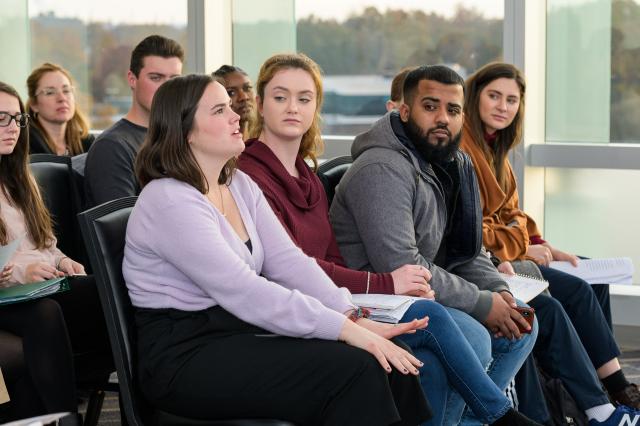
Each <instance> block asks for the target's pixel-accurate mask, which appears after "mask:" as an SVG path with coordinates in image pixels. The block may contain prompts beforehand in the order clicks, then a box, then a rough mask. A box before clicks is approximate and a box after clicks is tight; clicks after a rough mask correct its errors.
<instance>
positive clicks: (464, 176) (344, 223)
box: [330, 65, 537, 389]
mask: <svg viewBox="0 0 640 426" xmlns="http://www.w3.org/2000/svg"><path fill="white" fill-rule="evenodd" d="M403 91H404V97H405V99H404V104H402V105H401V106H400V109H399V111H392V112H390V113H388V114H387V115H385V116H384V117H383V118H381V119H380V120H379V121H378V122H376V123H375V124H374V126H373V127H372V128H371V129H370V130H369V131H367V132H366V133H363V134H361V135H359V136H358V137H356V139H355V142H354V144H353V146H352V149H351V155H352V157H353V159H354V163H353V165H352V166H351V167H350V168H349V170H348V171H347V173H346V174H345V176H344V177H343V178H342V180H341V182H340V185H339V186H338V188H337V191H336V195H335V198H334V200H333V204H332V206H331V211H330V218H331V222H332V224H333V227H334V230H335V233H336V237H337V240H338V244H339V246H340V252H341V253H342V255H343V257H344V259H345V262H346V263H347V265H348V266H349V267H350V268H354V269H361V270H369V271H375V272H387V271H392V270H394V269H395V268H397V267H398V266H401V265H404V264H418V265H423V266H425V267H427V268H428V269H429V270H430V271H431V274H432V279H431V281H430V284H431V287H432V288H433V289H434V290H435V292H436V298H437V300H438V301H439V302H440V303H441V304H443V305H445V306H446V307H448V308H449V309H448V310H449V313H450V314H451V316H452V317H453V318H454V320H455V321H456V322H457V324H458V325H459V326H460V328H461V330H462V332H463V333H464V334H465V336H466V337H467V338H468V339H469V340H470V342H471V343H472V346H474V347H476V346H477V345H482V343H481V342H480V340H483V339H484V340H489V339H490V340H491V348H492V357H493V363H492V364H491V366H490V368H489V371H488V374H489V375H490V376H491V378H492V379H493V380H494V382H495V383H496V384H497V385H498V386H499V387H500V388H502V389H504V388H505V387H506V386H507V384H508V382H509V381H510V380H511V378H512V377H513V376H514V375H515V373H516V372H517V371H518V369H519V368H520V366H521V365H522V363H523V362H524V360H525V358H526V357H527V355H528V354H529V352H530V351H531V349H532V347H533V344H534V343H535V335H536V332H537V327H536V326H535V325H534V329H533V330H531V328H530V327H529V328H528V331H533V333H532V335H528V334H521V332H520V331H519V329H518V324H520V325H521V327H522V328H523V329H527V327H528V326H527V324H526V321H525V320H524V318H522V316H521V315H520V314H519V313H518V311H516V310H515V309H513V308H514V307H515V306H516V301H515V300H514V298H513V296H512V295H511V293H510V292H509V287H508V286H507V284H506V282H505V281H504V280H503V279H502V278H501V277H500V275H499V274H498V272H497V270H496V268H495V267H494V266H493V264H492V263H491V261H490V260H489V258H488V256H487V254H486V252H485V250H484V248H483V247H482V211H481V208H480V197H479V192H478V188H477V182H476V177H475V172H474V171H473V165H472V163H471V161H470V159H469V158H468V157H467V156H466V154H463V153H462V152H460V151H459V150H458V145H459V141H460V132H461V130H462V123H463V113H462V109H463V103H464V80H463V79H462V77H460V76H459V75H458V74H457V73H455V72H454V71H453V70H451V69H450V68H447V67H445V66H439V65H436V66H425V67H419V68H416V69H414V70H413V71H411V72H410V73H409V74H408V75H407V77H406V79H405V83H404V90H403ZM481 324H484V326H485V327H486V328H485V327H482V325H481ZM487 329H488V330H490V331H491V334H492V335H491V336H490V335H489V331H487Z"/></svg>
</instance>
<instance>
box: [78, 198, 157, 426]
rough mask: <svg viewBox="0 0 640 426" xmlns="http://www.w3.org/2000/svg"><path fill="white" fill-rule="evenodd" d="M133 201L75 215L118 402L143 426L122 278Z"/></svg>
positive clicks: (144, 408)
mask: <svg viewBox="0 0 640 426" xmlns="http://www.w3.org/2000/svg"><path fill="white" fill-rule="evenodd" d="M136 199H137V197H125V198H120V199H117V200H113V201H110V202H108V203H105V204H102V205H100V206H97V207H94V208H92V209H90V210H87V211H85V212H82V213H80V214H79V215H78V218H79V220H80V227H81V229H82V235H83V237H84V241H85V244H86V246H87V249H88V252H89V259H90V261H91V265H92V266H93V273H94V275H95V277H96V284H97V286H98V293H99V294H100V301H101V303H102V309H103V311H104V316H105V321H106V323H107V329H108V331H109V340H110V341H111V349H112V351H113V358H114V361H115V364H116V371H117V372H118V383H119V384H120V396H121V397H120V398H121V403H122V406H121V407H120V409H121V410H124V413H125V415H126V419H127V422H128V424H129V425H131V426H136V425H141V424H143V419H144V418H145V417H146V416H148V415H149V413H150V408H149V407H148V404H147V403H146V402H145V400H144V398H143V397H142V395H141V394H140V392H139V391H138V387H137V383H136V381H135V380H134V375H135V371H134V365H135V359H136V357H135V326H134V315H133V306H132V305H131V299H130V298H129V294H128V292H127V287H126V285H125V281H124V277H123V275H122V260H123V258H124V243H125V235H126V231H127V222H128V221H129V215H130V214H131V210H132V209H133V206H134V204H135V202H136Z"/></svg>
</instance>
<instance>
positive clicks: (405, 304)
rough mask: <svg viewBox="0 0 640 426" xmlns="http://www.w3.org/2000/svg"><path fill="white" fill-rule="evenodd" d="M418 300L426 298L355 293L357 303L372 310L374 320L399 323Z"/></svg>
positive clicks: (354, 301) (353, 299)
mask: <svg viewBox="0 0 640 426" xmlns="http://www.w3.org/2000/svg"><path fill="white" fill-rule="evenodd" d="M416 300H426V299H424V298H421V297H414V296H402V295H398V294H353V295H352V301H353V303H354V304H355V305H357V306H360V307H363V308H367V309H369V310H370V311H371V316H370V319H371V320H373V321H380V322H388V323H393V324H397V323H398V322H400V319H401V318H402V317H403V316H404V314H405V313H406V312H407V310H409V308H410V307H411V305H412V304H413V302H414V301H416Z"/></svg>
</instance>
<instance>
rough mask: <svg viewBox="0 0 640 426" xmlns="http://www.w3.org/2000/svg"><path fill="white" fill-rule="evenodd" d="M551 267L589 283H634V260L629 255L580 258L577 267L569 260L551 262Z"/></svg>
mask: <svg viewBox="0 0 640 426" xmlns="http://www.w3.org/2000/svg"><path fill="white" fill-rule="evenodd" d="M549 266H550V267H551V268H554V269H557V270H559V271H562V272H566V273H567V274H571V275H575V276H577V277H580V278H582V279H583V280H585V281H586V282H588V283H589V284H633V272H634V267H633V262H632V261H631V259H630V258H628V257H615V258H608V259H580V261H579V262H578V266H577V267H575V266H573V265H572V264H571V263H569V262H558V261H556V262H551V263H550V264H549Z"/></svg>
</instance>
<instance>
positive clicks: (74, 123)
mask: <svg viewBox="0 0 640 426" xmlns="http://www.w3.org/2000/svg"><path fill="white" fill-rule="evenodd" d="M56 71H57V72H61V73H62V74H63V75H64V76H65V77H67V79H68V80H69V84H71V86H73V85H74V81H73V77H71V74H70V73H69V71H67V70H66V69H64V68H62V67H61V66H60V65H56V64H52V63H49V62H45V63H44V64H42V65H40V66H39V67H38V68H36V69H34V70H33V71H31V74H30V75H29V78H27V91H28V93H29V98H28V99H27V112H28V113H29V114H30V115H31V117H32V118H33V120H31V126H34V127H35V128H36V129H38V130H39V131H40V133H42V136H43V137H44V141H45V142H46V143H47V146H48V147H49V149H50V150H51V151H52V152H54V153H55V152H56V146H55V144H54V143H53V141H52V140H51V137H50V136H49V134H48V133H47V131H46V130H45V128H44V127H42V124H40V120H38V118H37V114H34V111H33V105H34V104H37V103H38V100H37V99H36V93H37V92H38V85H39V84H40V79H41V78H42V77H43V76H44V75H45V74H46V73H48V72H56ZM74 96H75V95H74ZM89 127H90V126H89V121H88V120H87V118H86V117H85V115H84V114H83V113H82V111H80V108H79V107H78V102H77V99H76V102H75V111H74V113H73V117H71V120H69V121H68V122H67V128H66V130H65V133H64V140H65V141H66V143H67V148H68V149H69V154H70V155H72V156H73V155H78V154H82V153H83V152H84V149H83V148H82V140H83V139H84V138H86V137H87V136H88V135H89Z"/></svg>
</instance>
